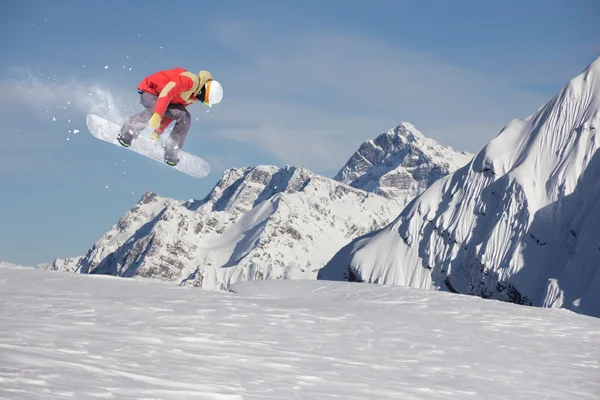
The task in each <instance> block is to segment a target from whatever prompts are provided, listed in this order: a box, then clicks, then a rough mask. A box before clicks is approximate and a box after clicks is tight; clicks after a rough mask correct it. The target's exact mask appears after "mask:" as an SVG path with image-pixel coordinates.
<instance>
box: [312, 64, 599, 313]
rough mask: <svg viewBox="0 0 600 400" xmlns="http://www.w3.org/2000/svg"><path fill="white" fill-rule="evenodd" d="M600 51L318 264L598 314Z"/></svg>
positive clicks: (343, 272)
mask: <svg viewBox="0 0 600 400" xmlns="http://www.w3.org/2000/svg"><path fill="white" fill-rule="evenodd" d="M599 73H600V58H598V59H596V60H595V61H594V62H593V63H592V64H591V65H590V66H589V67H588V68H587V69H586V70H585V71H583V72H582V73H581V74H580V75H578V76H577V77H575V78H574V79H572V80H571V81H570V82H569V83H568V84H567V85H566V86H565V87H564V88H563V89H562V90H561V91H559V92H558V93H557V94H556V96H554V97H553V98H552V99H550V100H549V101H548V102H547V103H546V104H545V105H544V106H543V107H541V108H540V109H539V110H537V112H535V113H534V114H532V115H531V116H529V117H528V118H525V119H522V120H514V121H512V122H510V123H509V124H508V125H507V126H506V127H505V128H504V129H503V130H502V131H501V132H500V134H498V136H496V137H495V138H494V139H493V140H491V141H490V142H489V143H488V144H487V145H486V146H485V148H484V149H483V150H482V151H481V152H480V153H479V154H478V155H477V156H476V157H475V158H474V159H473V160H472V161H471V162H470V163H469V164H468V165H466V166H465V167H463V168H461V169H459V170H457V171H456V172H454V173H452V174H450V175H448V176H445V177H443V178H441V179H440V180H438V181H437V182H435V183H434V184H433V185H431V186H430V187H429V189H427V190H426V191H425V192H424V193H422V194H421V195H419V196H418V197H417V198H416V199H415V200H414V202H412V203H411V205H410V206H409V207H407V208H405V209H404V210H403V211H402V213H401V214H400V215H399V216H398V218H397V219H396V220H395V221H393V222H392V223H391V224H389V225H388V226H387V227H385V228H384V229H382V230H380V231H378V232H376V233H373V234H370V235H368V236H365V237H361V238H357V239H356V240H355V241H353V242H352V243H350V244H349V245H348V246H346V247H345V248H344V249H342V250H341V251H340V252H338V254H337V255H336V256H335V257H334V258H333V259H332V260H331V261H330V263H328V265H327V266H326V267H325V268H324V269H322V270H321V271H320V277H321V278H322V279H356V280H359V281H367V282H378V283H388V284H390V283H393V284H399V285H407V286H413V287H421V288H442V289H446V290H450V291H455V292H459V293H465V294H472V295H477V296H482V297H491V298H496V299H500V300H505V301H512V302H515V303H519V304H530V305H540V306H542V305H543V306H548V307H565V308H569V309H573V310H575V311H578V312H582V313H587V314H592V315H596V316H600V308H599V305H600V297H599V293H600V268H598V262H597V260H598V258H599V257H600V228H599V227H600V182H599V181H598V179H597V177H598V176H600V152H598V148H600V135H598V127H599V126H600V81H599V80H598V76H599V75H598V74H599Z"/></svg>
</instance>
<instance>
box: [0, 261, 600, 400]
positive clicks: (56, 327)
mask: <svg viewBox="0 0 600 400" xmlns="http://www.w3.org/2000/svg"><path fill="white" fill-rule="evenodd" d="M232 289H233V290H234V291H235V293H227V292H219V291H208V290H202V289H195V290H191V289H189V288H184V287H178V286H174V285H168V284H163V283H161V282H159V281H156V280H144V279H139V278H137V279H121V278H114V277H111V276H103V275H83V274H57V273H54V272H50V271H45V270H40V269H34V268H16V267H9V266H3V265H0V354H1V357H0V398H1V399H11V400H14V399H19V400H29V399H44V400H51V399H65V398H73V399H86V400H87V399H120V400H127V399H148V400H149V399H203V400H205V399H215V400H238V399H239V400H242V399H243V400H250V399H256V400H269V399H273V400H275V399H276V400H280V399H319V400H328V399H345V400H358V399H369V400H372V399H377V400H385V399H406V400H411V399H419V400H427V399H444V400H449V399H461V400H463V399H488V400H493V399H502V400H504V399H511V400H519V399H528V400H529V399H561V400H564V399H581V400H584V399H597V398H598V397H599V395H600V380H599V379H598V376H599V368H600V349H599V347H598V345H597V344H598V340H599V338H600V319H597V318H591V317H587V316H583V315H579V314H576V313H572V312H569V311H566V310H561V309H542V308H536V307H523V306H516V305H514V304H510V303H504V302H499V301H493V300H484V299H481V298H478V297H473V296H463V295H455V294H451V293H444V292H439V291H426V290H418V289H412V288H407V287H398V286H384V285H364V284H357V283H348V282H332V281H306V280H304V281H302V280H301V281H291V280H278V281H254V282H246V283H238V284H235V285H233V287H232Z"/></svg>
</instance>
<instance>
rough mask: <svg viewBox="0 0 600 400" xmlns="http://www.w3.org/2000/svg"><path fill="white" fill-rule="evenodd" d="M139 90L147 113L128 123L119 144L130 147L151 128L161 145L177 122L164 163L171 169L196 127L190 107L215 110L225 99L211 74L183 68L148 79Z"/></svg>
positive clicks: (135, 116)
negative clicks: (197, 106)
mask: <svg viewBox="0 0 600 400" xmlns="http://www.w3.org/2000/svg"><path fill="white" fill-rule="evenodd" d="M137 89H138V93H140V95H141V103H142V105H143V106H144V107H145V108H146V109H145V110H144V111H142V112H139V113H137V114H135V115H133V116H131V117H130V118H129V119H127V120H126V121H125V123H124V124H123V126H122V127H121V132H120V134H119V135H118V136H117V140H118V141H119V143H120V144H121V145H122V146H125V147H129V146H130V145H131V142H132V140H133V139H135V138H136V137H137V136H138V135H139V134H140V133H141V132H142V131H143V130H144V128H145V127H146V126H147V125H149V126H150V128H152V129H153V132H152V134H151V136H150V137H151V138H152V140H154V142H155V143H157V142H158V139H159V138H160V135H161V134H162V133H163V132H164V130H165V129H166V128H167V127H168V126H169V124H171V122H173V121H175V126H174V127H173V131H172V132H171V134H170V135H169V137H168V138H167V140H165V144H164V149H165V153H164V160H165V163H167V164H168V165H171V166H174V165H177V163H178V162H179V159H178V157H177V156H178V153H179V149H180V148H181V147H183V144H184V142H185V138H186V136H187V133H188V131H189V129H190V125H191V123H192V117H191V115H190V113H189V111H188V110H187V109H186V107H187V106H189V105H190V104H193V103H195V102H197V101H200V102H201V103H202V104H205V105H207V106H209V107H212V106H213V105H214V104H217V103H219V102H220V101H221V100H222V99H223V87H222V86H221V84H220V83H219V82H218V81H216V80H214V79H213V77H212V76H211V74H210V72H208V71H200V73H199V74H198V75H196V74H195V73H193V72H190V71H188V70H185V69H183V68H179V67H177V68H173V69H169V70H164V71H159V72H156V73H154V74H152V75H150V76H147V77H146V78H144V79H143V80H142V82H140V84H139V85H138V87H137Z"/></svg>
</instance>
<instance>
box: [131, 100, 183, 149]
mask: <svg viewBox="0 0 600 400" xmlns="http://www.w3.org/2000/svg"><path fill="white" fill-rule="evenodd" d="M157 100H158V97H157V96H155V95H153V94H150V93H146V92H142V95H141V102H142V105H143V106H144V107H145V108H146V109H145V110H144V111H142V112H139V113H137V114H134V115H132V116H131V117H130V118H129V119H128V120H127V121H125V123H124V124H123V126H122V127H121V136H123V137H124V138H127V140H128V141H129V140H131V139H134V138H136V137H138V135H139V134H140V133H141V132H142V131H143V130H144V128H145V127H146V126H148V122H149V121H150V117H152V114H153V113H154V107H155V106H156V101H157ZM163 118H168V119H171V120H173V121H175V126H174V127H173V131H172V132H171V134H170V135H169V137H168V138H167V140H166V142H165V147H166V148H167V149H175V150H176V149H180V148H181V147H183V143H184V142H185V137H186V136H187V133H188V131H189V130H190V125H191V123H192V116H191V115H190V112H189V111H188V110H186V108H185V107H184V106H183V105H182V104H169V106H168V107H167V110H166V111H165V114H164V115H163Z"/></svg>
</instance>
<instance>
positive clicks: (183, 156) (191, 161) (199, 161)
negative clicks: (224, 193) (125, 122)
mask: <svg viewBox="0 0 600 400" xmlns="http://www.w3.org/2000/svg"><path fill="white" fill-rule="evenodd" d="M86 123H87V127H88V130H89V131H90V133H91V134H92V136H94V137H95V138H97V139H100V140H103V141H105V142H108V143H111V144H114V145H115V146H117V147H120V148H122V149H126V150H131V151H133V152H134V153H138V154H141V155H143V156H146V157H148V158H151V159H153V160H155V161H158V162H160V163H161V164H163V165H165V166H167V167H169V168H174V169H176V170H178V171H181V172H183V173H185V174H188V175H190V176H192V177H194V178H204V177H205V176H207V175H208V174H209V172H210V165H209V164H208V162H207V161H206V160H205V159H203V158H201V157H198V156H196V155H194V154H191V153H188V152H185V151H182V150H179V162H178V163H177V165H175V166H170V165H168V164H167V163H165V161H164V149H163V147H162V146H161V145H160V144H158V143H154V142H153V141H152V139H150V137H148V136H143V135H142V134H140V135H139V136H138V137H137V138H135V139H133V142H132V143H131V146H129V147H124V146H121V144H120V143H119V142H118V141H117V135H118V134H119V132H120V131H121V127H120V126H119V125H117V124H115V123H114V122H112V121H109V120H107V119H104V118H102V117H99V116H97V115H94V114H88V115H87V118H86Z"/></svg>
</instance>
